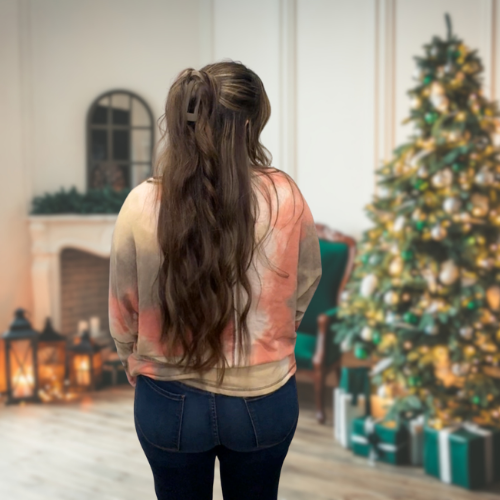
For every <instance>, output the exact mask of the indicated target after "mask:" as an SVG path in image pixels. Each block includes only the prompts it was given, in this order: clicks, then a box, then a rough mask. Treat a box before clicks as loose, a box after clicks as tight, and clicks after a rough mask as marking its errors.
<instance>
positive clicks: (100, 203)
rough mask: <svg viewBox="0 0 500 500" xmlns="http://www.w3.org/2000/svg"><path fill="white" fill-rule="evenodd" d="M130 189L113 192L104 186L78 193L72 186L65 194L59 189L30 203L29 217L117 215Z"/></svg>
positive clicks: (63, 190)
mask: <svg viewBox="0 0 500 500" xmlns="http://www.w3.org/2000/svg"><path fill="white" fill-rule="evenodd" d="M129 193H130V189H122V190H121V191H115V190H114V189H112V188H110V187H109V186H106V187H104V188H102V189H89V190H88V192H87V193H83V194H82V193H79V192H78V191H77V189H76V188H75V187H74V186H73V187H72V188H71V189H70V190H69V191H67V192H66V190H65V189H64V188H61V189H60V190H59V191H58V192H56V193H53V194H51V193H45V194H44V195H43V196H36V197H35V198H33V201H32V209H31V212H30V215H36V214H117V213H118V212H119V211H120V208H121V206H122V205H123V202H124V201H125V198H126V197H127V196H128V194H129Z"/></svg>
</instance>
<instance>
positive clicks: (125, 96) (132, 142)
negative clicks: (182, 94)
mask: <svg viewBox="0 0 500 500" xmlns="http://www.w3.org/2000/svg"><path fill="white" fill-rule="evenodd" d="M153 134H154V129H153V115H152V114H151V110H150V109H149V106H148V105H147V104H146V103H145V102H144V100H143V99H142V98H141V97H139V96H138V95H136V94H133V93H132V92H129V91H127V90H112V91H109V92H105V93H104V94H102V95H100V96H99V97H98V98H97V99H96V100H95V101H94V102H93V103H92V106H91V107H90V109H89V113H88V118H87V158H88V160H87V188H90V189H99V188H103V187H105V186H110V187H111V188H113V189H115V190H117V191H118V190H121V189H123V188H128V189H132V188H134V187H135V186H137V185H138V184H140V183H141V182H142V181H144V180H145V179H147V178H148V177H151V175H152V155H153V144H154V140H153V139H154V138H153Z"/></svg>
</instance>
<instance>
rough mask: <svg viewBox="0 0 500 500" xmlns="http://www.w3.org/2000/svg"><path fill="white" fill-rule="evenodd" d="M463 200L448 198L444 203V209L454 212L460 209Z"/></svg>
mask: <svg viewBox="0 0 500 500" xmlns="http://www.w3.org/2000/svg"><path fill="white" fill-rule="evenodd" d="M461 206H462V202H461V201H460V200H459V199H458V198H446V200H444V203H443V209H444V211H445V212H447V213H449V214H454V213H456V212H458V211H459V210H460V207H461Z"/></svg>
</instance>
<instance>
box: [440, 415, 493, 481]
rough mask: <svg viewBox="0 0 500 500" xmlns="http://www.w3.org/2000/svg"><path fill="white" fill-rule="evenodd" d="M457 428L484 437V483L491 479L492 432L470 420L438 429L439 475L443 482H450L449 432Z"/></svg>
mask: <svg viewBox="0 0 500 500" xmlns="http://www.w3.org/2000/svg"><path fill="white" fill-rule="evenodd" d="M459 429H465V430H466V431H468V432H470V433H472V434H477V435H478V436H482V437H484V440H485V446H484V450H485V471H484V473H485V478H486V484H488V483H491V482H492V481H493V433H492V432H491V431H489V430H488V429H483V428H481V427H480V426H479V425H477V424H474V423H472V422H464V423H462V424H459V425H454V426H452V427H446V428H445V429H442V430H440V431H439V438H438V439H439V475H440V479H441V481H443V483H448V484H451V452H450V434H453V433H454V432H456V431H457V430H459Z"/></svg>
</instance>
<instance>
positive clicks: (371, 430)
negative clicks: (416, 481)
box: [351, 417, 406, 465]
mask: <svg viewBox="0 0 500 500" xmlns="http://www.w3.org/2000/svg"><path fill="white" fill-rule="evenodd" d="M382 420H383V419H381V418H380V419H374V418H372V417H366V418H365V421H364V426H363V431H364V433H365V435H364V436H359V435H358V434H354V435H353V436H352V438H351V440H352V442H353V443H358V444H363V445H368V446H369V447H370V452H369V455H368V460H369V462H370V464H371V465H373V464H374V463H375V461H376V460H378V459H380V457H381V456H382V454H383V453H396V452H397V451H399V450H400V449H401V448H403V447H404V446H406V443H404V444H402V445H400V446H397V445H395V444H390V443H382V442H381V441H380V438H379V436H378V435H377V433H376V431H375V426H376V425H377V423H379V422H380V421H382Z"/></svg>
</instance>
